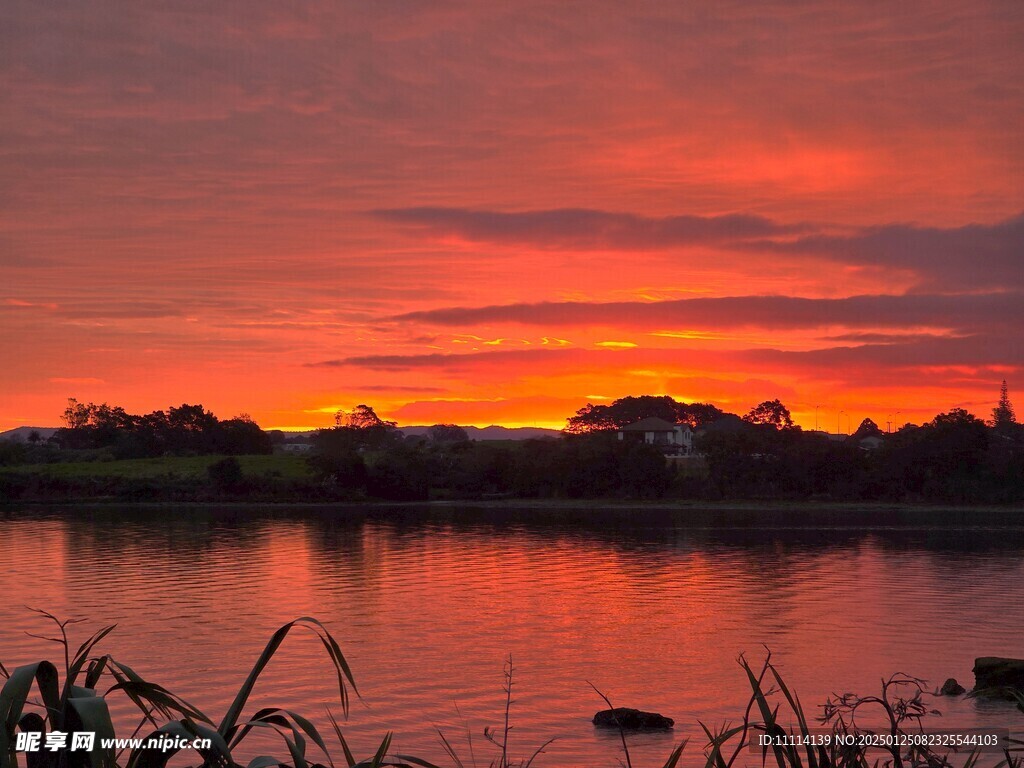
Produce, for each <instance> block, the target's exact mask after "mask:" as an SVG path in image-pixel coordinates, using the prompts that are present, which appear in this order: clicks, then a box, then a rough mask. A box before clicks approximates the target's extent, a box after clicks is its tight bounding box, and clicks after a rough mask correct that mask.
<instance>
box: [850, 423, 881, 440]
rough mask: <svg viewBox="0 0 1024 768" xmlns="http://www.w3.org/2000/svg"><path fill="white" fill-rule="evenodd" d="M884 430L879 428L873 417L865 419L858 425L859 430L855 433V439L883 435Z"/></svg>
mask: <svg viewBox="0 0 1024 768" xmlns="http://www.w3.org/2000/svg"><path fill="white" fill-rule="evenodd" d="M881 436H882V430H881V429H879V428H878V425H877V424H875V422H874V420H873V419H870V418H868V419H864V421H862V422H861V423H860V426H859V427H857V431H856V432H854V433H853V438H854V439H855V440H862V439H864V438H865V437H881Z"/></svg>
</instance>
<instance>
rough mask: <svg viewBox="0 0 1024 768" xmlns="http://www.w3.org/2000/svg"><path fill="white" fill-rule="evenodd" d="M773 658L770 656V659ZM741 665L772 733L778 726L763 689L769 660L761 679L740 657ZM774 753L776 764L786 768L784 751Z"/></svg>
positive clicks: (774, 750) (779, 750)
mask: <svg viewBox="0 0 1024 768" xmlns="http://www.w3.org/2000/svg"><path fill="white" fill-rule="evenodd" d="M770 658H771V656H770V655H769V659H770ZM740 665H741V666H742V667H743V670H744V671H745V672H746V673H747V680H748V682H749V683H750V689H751V691H752V692H753V695H754V699H755V700H756V701H757V708H758V709H759V710H760V711H761V717H762V718H763V720H764V725H765V729H766V730H767V731H768V732H769V733H772V732H773V730H774V729H775V728H777V727H778V726H777V724H776V722H775V713H774V712H773V711H772V708H771V706H770V705H769V704H768V699H767V698H765V695H764V691H763V690H762V688H761V680H762V679H764V671H767V669H768V659H765V670H764V671H762V673H761V679H758V677H757V676H756V675H755V674H754V670H752V669H751V668H750V665H749V664H748V663H747V660H746V659H745V658H743V657H742V656H741V657H740ZM772 753H773V754H774V755H775V762H776V764H777V765H778V766H779V768H786V760H785V758H784V757H783V754H784V751H783V750H782V749H777V748H773V749H772Z"/></svg>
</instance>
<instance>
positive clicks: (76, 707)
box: [65, 695, 117, 768]
mask: <svg viewBox="0 0 1024 768" xmlns="http://www.w3.org/2000/svg"><path fill="white" fill-rule="evenodd" d="M67 705H68V710H67V713H68V714H67V723H66V724H65V728H66V730H68V731H69V732H72V733H74V732H76V731H77V732H84V733H94V734H96V744H95V746H94V748H93V749H91V750H89V751H88V752H84V753H83V756H84V759H85V761H86V763H87V764H88V765H89V766H90V767H91V768H114V766H116V764H117V763H116V759H115V756H114V751H113V749H110V748H108V749H104V748H103V740H104V739H113V738H114V724H113V722H111V720H110V710H109V709H107V702H106V701H104V700H103V699H102V698H100V697H99V696H95V695H93V696H84V697H81V698H76V697H71V698H69V699H68V700H67Z"/></svg>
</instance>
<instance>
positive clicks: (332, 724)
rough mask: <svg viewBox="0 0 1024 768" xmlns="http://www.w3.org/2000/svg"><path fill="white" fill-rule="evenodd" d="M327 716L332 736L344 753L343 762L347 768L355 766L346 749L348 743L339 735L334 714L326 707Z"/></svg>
mask: <svg viewBox="0 0 1024 768" xmlns="http://www.w3.org/2000/svg"><path fill="white" fill-rule="evenodd" d="M327 716H328V717H329V718H331V726H332V727H333V728H334V734H335V736H337V737H338V741H339V742H341V748H342V749H343V750H344V752H345V762H347V763H348V768H352V766H353V765H355V764H356V759H355V757H354V756H353V755H352V750H351V749H349V748H348V742H347V741H345V737H344V735H342V733H341V726H339V725H338V721H337V720H336V719H335V717H334V713H333V712H331V708H330V707H327Z"/></svg>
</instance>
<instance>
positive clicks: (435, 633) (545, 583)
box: [0, 509, 1024, 768]
mask: <svg viewBox="0 0 1024 768" xmlns="http://www.w3.org/2000/svg"><path fill="white" fill-rule="evenodd" d="M464 517H467V518H470V519H472V516H471V515H466V516H464ZM504 517H505V519H502V520H495V519H493V515H491V516H490V517H489V518H484V519H490V520H491V521H490V522H488V523H479V522H478V523H472V522H467V521H466V520H461V521H458V522H456V521H437V520H435V521H432V522H430V521H423V520H419V521H414V520H409V519H405V520H395V519H393V518H388V517H387V516H386V515H384V514H383V513H380V514H378V513H374V514H373V515H372V516H367V517H362V516H359V517H358V519H355V520H352V519H349V520H347V521H346V520H342V519H339V514H337V513H330V512H322V511H295V512H290V513H286V512H281V511H274V512H269V511H258V510H238V509H236V510H234V511H227V512H225V511H221V512H217V511H211V510H194V509H192V510H189V509H175V510H161V511H145V512H138V511H121V512H112V511H103V512H88V511H83V510H74V511H68V512H67V513H61V512H59V511H52V512H43V511H38V510H34V511H23V512H14V513H6V516H5V517H0V594H2V595H3V596H4V599H3V600H0V661H2V662H3V663H4V664H5V665H7V666H8V667H11V666H16V665H18V664H23V663H27V662H29V661H32V660H37V659H39V658H42V657H43V656H44V655H47V656H48V657H49V658H52V659H54V660H56V659H57V654H56V651H57V649H56V648H54V647H52V646H49V645H47V644H46V643H45V642H43V641H40V640H37V639H34V638H31V637H28V636H27V635H26V634H25V633H26V632H34V633H47V632H48V630H49V627H47V625H46V623H45V622H44V621H42V620H41V619H40V618H39V617H38V616H37V615H35V614H33V613H31V612H29V611H28V610H27V609H26V608H24V607H23V606H31V607H34V608H43V609H46V610H48V611H50V612H52V613H55V614H57V615H60V616H64V617H81V618H86V619H88V622H87V623H86V624H83V625H80V626H79V627H78V628H76V632H77V633H78V634H77V635H76V637H78V638H81V639H84V635H85V632H86V631H87V630H88V629H89V628H94V627H97V626H99V625H103V624H107V623H117V625H118V629H117V630H116V632H115V633H114V634H113V635H111V636H110V637H109V638H108V640H107V641H106V649H107V650H108V651H109V652H112V653H113V654H114V655H115V656H116V657H118V658H119V659H121V660H123V661H125V662H126V663H128V664H129V665H131V666H133V667H134V668H135V669H136V670H137V671H139V672H140V673H142V674H143V675H144V676H145V677H147V678H148V679H151V680H153V681H156V682H160V683H162V684H164V685H165V686H167V687H168V688H170V689H171V690H173V691H175V692H176V693H178V694H180V695H181V696H183V697H184V698H186V699H187V700H189V701H190V702H192V703H193V704H195V705H197V706H198V707H199V708H201V709H203V710H204V711H206V712H208V713H210V714H212V715H213V719H214V720H215V721H216V720H218V719H219V717H220V716H221V715H222V714H223V711H224V709H225V708H226V706H227V704H228V703H229V702H230V700H231V699H232V698H233V695H234V693H235V692H236V691H237V688H238V686H239V685H240V684H241V682H242V680H243V679H244V677H245V675H246V674H247V672H248V670H249V668H250V667H251V665H252V663H253V662H254V661H255V659H256V657H257V655H258V654H259V653H260V651H261V650H262V648H263V646H264V645H265V643H266V641H267V639H268V638H269V636H270V634H271V633H272V632H273V631H274V630H275V629H276V628H277V627H278V626H280V625H281V624H283V623H285V622H287V621H289V620H291V619H293V618H296V617H298V616H315V617H317V618H319V619H321V620H322V621H323V622H324V623H325V624H326V625H327V626H328V628H329V629H330V630H331V632H332V633H333V634H334V635H335V636H336V637H337V639H338V641H339V643H340V644H341V646H342V650H343V651H344V653H345V654H346V656H347V658H348V659H349V661H350V663H351V665H352V668H353V671H354V673H355V677H356V682H357V683H358V685H359V690H360V693H361V694H362V701H361V702H359V701H357V702H355V703H354V704H353V707H352V711H351V713H350V717H349V719H348V722H347V723H345V724H343V725H344V728H345V731H346V735H347V736H348V737H349V740H350V743H352V744H353V745H354V746H355V747H356V748H357V751H358V752H360V753H362V754H360V755H357V756H359V757H363V756H368V754H369V753H371V752H372V750H373V749H374V748H375V747H376V744H377V743H378V742H379V739H380V737H381V736H383V734H384V732H385V731H387V730H393V731H394V732H395V743H396V745H397V747H398V750H399V751H401V752H405V753H409V754H416V755H420V756H422V757H425V758H427V759H434V760H436V761H442V764H445V765H447V764H450V761H445V760H444V756H443V753H442V751H441V749H440V746H439V743H438V738H437V734H436V731H435V728H440V729H441V730H443V731H444V732H445V733H446V735H447V736H448V738H449V740H450V741H451V742H452V743H453V745H454V746H455V747H456V749H457V750H458V751H459V752H460V753H461V754H462V757H463V759H464V761H465V762H466V763H467V765H471V764H472V763H471V762H470V759H469V758H470V739H469V738H468V737H467V732H468V733H469V734H471V736H472V740H471V744H472V752H473V753H474V754H475V757H476V762H477V764H478V765H481V766H483V765H487V764H488V763H489V762H490V759H491V758H492V757H493V750H492V749H490V748H489V745H488V744H487V743H486V741H485V740H484V738H483V734H482V731H483V728H484V726H494V727H497V726H500V724H501V720H502V715H503V708H504V693H503V691H502V684H503V676H502V668H503V664H504V661H505V659H506V657H507V656H508V655H509V654H511V655H512V658H513V661H514V697H513V698H514V703H513V705H512V721H513V724H514V726H515V727H514V729H513V731H512V734H511V739H510V751H511V753H512V754H513V755H514V756H515V757H528V756H529V754H530V753H532V751H533V749H534V748H535V747H536V746H538V745H539V744H540V743H542V742H543V741H545V740H546V739H548V738H552V737H557V740H556V741H555V742H554V743H553V744H552V745H551V746H550V747H548V748H547V750H546V753H545V754H544V755H542V756H541V757H540V758H538V760H537V762H536V763H535V765H536V766H538V768H542V767H543V766H563V767H566V768H573V767H575V766H588V767H594V766H615V765H618V761H619V756H620V750H619V747H618V744H617V736H614V735H610V734H606V733H602V732H598V731H595V729H594V727H593V726H592V725H591V724H590V718H591V717H592V716H593V714H594V712H595V711H597V710H598V709H602V708H604V705H603V704H602V702H601V701H600V699H599V698H598V696H597V694H596V693H595V692H594V691H593V689H591V687H590V686H589V685H588V681H589V682H591V683H593V684H594V685H595V686H597V687H598V688H600V689H601V690H602V691H604V692H605V693H606V694H608V695H609V696H610V697H611V698H612V701H613V702H614V703H615V704H616V705H618V706H633V707H639V708H643V709H650V710H656V711H659V712H662V713H664V714H666V715H669V716H671V717H673V718H675V719H676V728H675V732H674V733H672V734H662V735H657V734H654V735H652V734H640V735H636V736H633V737H631V739H630V745H631V750H632V754H633V761H634V765H638V766H640V765H646V766H651V765H660V764H661V762H656V761H657V760H658V759H659V758H660V760H661V761H662V762H663V761H664V759H665V757H667V755H668V753H669V752H670V750H671V748H672V746H673V744H674V743H676V742H678V741H679V740H681V739H682V738H685V737H690V739H691V741H690V745H689V746H688V747H687V751H686V753H685V754H688V755H689V758H690V759H689V761H688V762H689V763H690V764H692V763H693V762H695V761H696V758H697V757H698V756H699V755H700V754H701V751H702V744H703V739H701V738H700V733H701V732H700V729H699V726H698V725H697V720H698V719H701V720H703V721H704V722H706V723H708V724H710V725H720V724H721V723H722V722H723V721H725V720H732V721H735V720H736V719H737V718H738V717H739V715H740V714H741V711H742V708H743V706H744V705H745V703H746V698H747V695H748V693H749V689H748V688H747V687H746V683H745V678H744V675H743V672H742V670H741V669H740V667H739V666H738V665H737V657H738V656H739V654H741V653H745V654H746V655H747V657H748V658H749V659H750V660H751V661H755V662H756V661H759V660H761V659H762V658H763V656H764V653H765V650H764V649H765V647H766V646H767V647H768V648H770V649H771V651H772V653H773V659H774V660H775V661H776V662H777V663H778V665H779V666H780V668H781V670H782V671H783V674H784V675H785V677H786V680H787V683H788V684H789V685H790V687H791V688H795V689H796V691H797V692H798V693H799V695H800V697H801V700H802V701H803V702H804V704H805V706H806V707H807V708H808V709H810V710H815V709H816V707H817V706H818V705H820V704H822V703H823V702H824V701H825V699H826V698H827V697H828V696H829V695H831V694H834V693H843V692H846V691H853V692H856V693H860V694H868V693H877V692H878V691H879V688H880V681H881V680H882V678H885V677H888V676H889V675H891V674H892V673H894V672H903V673H906V674H909V675H913V676H916V677H920V678H924V679H926V680H928V681H929V683H930V684H931V685H933V686H938V685H941V683H942V681H943V680H944V679H945V678H947V677H951V676H952V677H956V678H958V679H959V680H960V681H961V682H962V683H964V684H965V685H966V686H967V687H970V686H971V685H972V684H973V677H972V675H971V667H972V664H973V660H974V657H975V656H981V655H1005V656H1016V657H1024V528H1022V527H1021V526H1020V525H1019V524H1014V523H1013V522H1012V521H1013V518H1012V517H1006V518H1000V519H1002V520H1009V521H1010V522H1009V524H1006V523H1005V522H1000V519H997V520H996V521H995V522H992V521H991V520H990V521H988V523H986V524H984V525H968V526H963V525H949V526H946V527H943V526H929V527H924V526H920V525H916V526H915V525H911V526H909V527H907V526H903V527H892V526H886V525H884V524H882V523H883V522H884V520H885V516H884V515H880V516H877V517H878V519H876V520H872V521H870V525H868V526H865V527H856V526H850V527H843V528H816V529H815V528H810V529H808V528H805V527H804V528H800V527H795V526H793V525H792V521H791V520H788V516H786V515H780V514H779V513H763V514H760V513H751V514H748V515H746V516H745V517H743V519H742V520H738V521H737V520H733V521H732V522H730V523H728V524H725V523H719V524H715V522H716V521H715V519H714V517H713V516H711V517H710V518H709V517H708V516H704V517H701V518H700V519H697V520H688V519H687V518H686V517H685V516H683V517H681V518H680V519H678V520H676V522H674V523H672V524H662V525H649V526H645V525H641V524H639V523H638V524H635V525H624V524H622V523H621V522H619V523H614V522H608V521H605V522H602V521H601V520H594V521H592V522H591V523H589V524H584V525H580V524H573V525H572V526H569V525H557V524H545V523H543V522H538V521H536V520H534V521H533V522H523V521H521V520H520V521H516V520H515V519H507V516H504ZM540 517H541V518H542V517H543V514H542V513H541V515H540ZM477 519H481V518H479V517H478V518H477ZM254 702H255V703H257V704H258V705H259V706H269V705H275V706H282V707H288V708H293V709H296V710H298V711H300V712H303V713H308V714H310V715H311V716H312V717H313V719H314V720H316V721H317V722H318V723H319V722H324V721H325V717H324V715H323V712H324V705H325V704H328V703H329V704H332V705H334V710H335V711H336V712H338V714H339V716H340V707H338V706H337V705H336V702H337V689H336V685H333V684H332V673H331V668H330V665H329V662H328V661H327V659H326V657H325V656H324V654H323V649H322V647H321V646H320V645H319V643H318V642H317V641H316V640H315V638H314V637H313V636H312V635H311V634H302V635H298V636H296V637H294V638H289V639H288V640H287V641H286V642H285V645H284V647H283V650H282V652H281V656H280V657H279V658H278V659H276V660H275V661H274V662H272V664H271V666H270V667H269V668H268V671H267V673H266V676H265V679H264V680H263V681H262V682H261V684H260V685H259V687H258V688H257V690H256V693H255V697H254ZM935 706H936V707H937V708H938V709H940V710H941V711H942V713H943V714H942V716H941V717H936V718H934V721H933V722H932V723H931V725H932V726H934V727H935V728H939V727H943V726H947V727H953V726H957V727H967V726H974V725H1001V726H1010V727H1013V728H1015V729H1016V730H1022V729H1021V727H1020V726H1021V725H1022V724H1024V715H1021V714H1020V713H1018V712H1016V710H1014V709H1013V708H1012V707H1011V706H1009V705H1006V704H1000V703H980V702H976V701H973V700H963V699H938V700H936V702H935ZM128 711H129V710H128V709H127V708H119V709H118V715H119V717H121V716H125V715H126V713H127V712H128ZM132 727H134V723H133V724H132ZM467 729H468V731H467ZM274 752H275V753H276V754H281V753H282V752H284V750H283V748H282V747H277V748H275V749H274ZM750 758H751V759H750V761H749V762H750V763H751V764H755V763H758V764H759V763H760V759H759V758H755V756H753V755H750Z"/></svg>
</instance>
